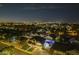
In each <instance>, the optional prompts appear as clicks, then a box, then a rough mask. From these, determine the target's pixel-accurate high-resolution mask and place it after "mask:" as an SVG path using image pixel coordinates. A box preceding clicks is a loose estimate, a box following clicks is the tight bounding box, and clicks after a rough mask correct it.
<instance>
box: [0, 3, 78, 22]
mask: <svg viewBox="0 0 79 59" xmlns="http://www.w3.org/2000/svg"><path fill="white" fill-rule="evenodd" d="M2 21H3V22H6V21H14V22H16V21H53V22H68V23H79V4H77V3H76V4H75V3H1V4H0V22H2Z"/></svg>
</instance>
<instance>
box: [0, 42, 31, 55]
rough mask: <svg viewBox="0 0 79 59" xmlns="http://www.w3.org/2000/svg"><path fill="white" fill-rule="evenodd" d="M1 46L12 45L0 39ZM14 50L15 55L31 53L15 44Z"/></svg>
mask: <svg viewBox="0 0 79 59" xmlns="http://www.w3.org/2000/svg"><path fill="white" fill-rule="evenodd" d="M2 46H3V47H8V46H12V45H11V44H9V43H5V42H2V41H0V47H2ZM14 50H15V52H16V55H31V52H29V51H26V50H23V49H20V48H18V47H16V46H14Z"/></svg>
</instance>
